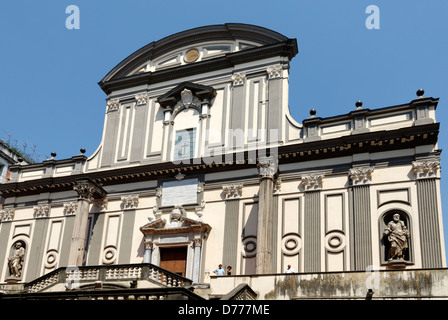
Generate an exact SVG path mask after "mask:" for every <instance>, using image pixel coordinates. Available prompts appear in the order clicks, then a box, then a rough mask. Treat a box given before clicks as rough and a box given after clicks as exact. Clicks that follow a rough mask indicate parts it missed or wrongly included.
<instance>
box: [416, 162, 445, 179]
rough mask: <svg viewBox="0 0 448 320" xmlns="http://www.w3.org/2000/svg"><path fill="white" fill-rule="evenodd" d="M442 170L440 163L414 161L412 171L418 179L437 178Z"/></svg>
mask: <svg viewBox="0 0 448 320" xmlns="http://www.w3.org/2000/svg"><path fill="white" fill-rule="evenodd" d="M439 170H440V161H438V160H426V161H414V162H413V163H412V171H413V172H414V174H415V176H416V177H417V179H425V178H435V177H437V173H438V172H439Z"/></svg>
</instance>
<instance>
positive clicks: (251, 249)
mask: <svg viewBox="0 0 448 320" xmlns="http://www.w3.org/2000/svg"><path fill="white" fill-rule="evenodd" d="M242 242H243V252H244V257H245V258H252V257H255V254H256V250H257V237H255V236H247V237H245V238H244V239H243V241H242Z"/></svg>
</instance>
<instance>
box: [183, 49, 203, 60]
mask: <svg viewBox="0 0 448 320" xmlns="http://www.w3.org/2000/svg"><path fill="white" fill-rule="evenodd" d="M198 58H199V51H198V49H190V50H188V51H187V52H186V53H185V57H184V60H185V62H187V63H191V62H195V61H196V60H198Z"/></svg>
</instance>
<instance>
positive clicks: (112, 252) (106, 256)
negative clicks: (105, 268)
mask: <svg viewBox="0 0 448 320" xmlns="http://www.w3.org/2000/svg"><path fill="white" fill-rule="evenodd" d="M116 256H117V248H115V247H114V246H108V247H106V248H105V249H104V252H103V263H104V264H112V263H113V262H114V260H115V258H116Z"/></svg>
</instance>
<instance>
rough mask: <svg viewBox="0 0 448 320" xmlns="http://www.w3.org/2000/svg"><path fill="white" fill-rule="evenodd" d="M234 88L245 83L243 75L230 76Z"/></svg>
mask: <svg viewBox="0 0 448 320" xmlns="http://www.w3.org/2000/svg"><path fill="white" fill-rule="evenodd" d="M232 81H233V85H234V86H242V85H244V83H245V82H246V75H245V74H244V73H235V74H234V75H232Z"/></svg>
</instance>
